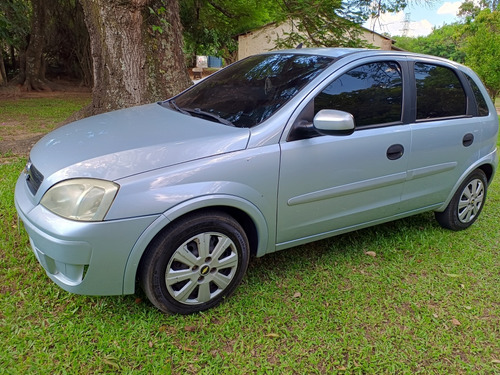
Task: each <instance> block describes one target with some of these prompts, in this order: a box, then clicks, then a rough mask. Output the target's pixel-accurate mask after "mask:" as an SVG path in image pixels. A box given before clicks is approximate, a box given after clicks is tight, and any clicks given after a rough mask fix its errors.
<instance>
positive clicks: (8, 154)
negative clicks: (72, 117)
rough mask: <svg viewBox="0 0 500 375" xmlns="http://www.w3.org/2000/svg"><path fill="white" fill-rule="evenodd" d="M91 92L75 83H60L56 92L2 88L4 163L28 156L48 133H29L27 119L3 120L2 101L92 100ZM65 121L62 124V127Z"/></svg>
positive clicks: (0, 139)
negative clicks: (70, 98) (77, 98)
mask: <svg viewBox="0 0 500 375" xmlns="http://www.w3.org/2000/svg"><path fill="white" fill-rule="evenodd" d="M90 95H91V90H90V89H89V88H86V87H82V86H79V85H78V84H75V83H74V82H58V83H57V84H56V90H53V91H32V92H22V91H21V89H20V87H19V86H2V87H0V157H1V159H2V161H3V162H5V161H6V160H9V159H10V158H15V157H17V156H27V155H28V154H29V151H30V150H31V148H32V147H33V146H34V144H35V143H36V142H38V140H39V139H40V138H42V137H43V136H44V135H45V134H46V132H35V133H33V132H32V131H28V130H27V127H26V122H25V121H24V120H25V119H24V118H22V117H23V116H19V119H17V118H16V119H12V118H10V119H5V118H2V101H12V100H21V99H31V98H54V99H67V98H68V97H82V98H90ZM64 123H65V121H63V122H61V124H59V125H62V124H64Z"/></svg>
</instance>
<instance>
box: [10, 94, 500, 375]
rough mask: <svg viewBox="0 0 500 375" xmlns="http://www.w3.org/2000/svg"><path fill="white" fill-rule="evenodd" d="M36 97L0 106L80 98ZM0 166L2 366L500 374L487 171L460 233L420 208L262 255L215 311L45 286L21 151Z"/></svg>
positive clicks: (496, 204)
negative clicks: (23, 189)
mask: <svg viewBox="0 0 500 375" xmlns="http://www.w3.org/2000/svg"><path fill="white" fill-rule="evenodd" d="M37 103H38V104H37V105H36V106H32V107H30V108H29V110H28V109H27V105H28V102H23V101H11V102H9V103H4V102H0V109H1V110H2V114H3V113H12V114H15V113H23V112H24V113H26V112H30V113H31V115H30V117H29V118H26V119H25V124H26V127H27V128H36V129H38V128H39V127H44V126H47V127H50V126H51V125H50V124H52V123H57V122H58V121H62V120H63V119H64V118H65V117H66V116H67V113H63V112H64V111H61V110H60V109H59V108H61V107H62V108H68V109H69V108H74V107H75V106H81V105H83V104H84V103H82V102H81V99H78V100H72V99H71V98H68V99H67V100H66V104H61V102H59V101H57V102H54V100H53V98H48V99H45V100H42V99H39V100H37ZM4 110H5V112H4ZM4 120H5V118H4V117H3V116H2V118H1V119H0V121H4ZM1 161H2V164H1V165H0V262H1V264H2V267H0V341H1V342H2V346H1V349H0V374H35V373H39V374H85V373H104V374H144V373H150V374H155V373H156V374H226V373H235V374H236V373H241V374H248V373H255V374H273V373H275V374H293V373H299V374H305V373H309V374H315V373H316V374H332V373H340V374H344V373H345V374H367V373H398V374H470V373H475V374H494V373H499V372H500V354H499V353H500V324H499V323H500V290H499V288H498V282H499V273H498V272H499V271H498V270H499V269H500V257H499V256H498V249H499V248H500V184H499V180H498V177H497V178H496V180H495V181H494V182H493V184H492V185H491V187H490V190H489V196H488V200H487V203H486V206H485V209H484V211H483V213H482V216H481V218H480V219H479V221H478V222H477V223H475V224H474V225H473V226H472V227H471V228H470V229H468V230H466V231H463V232H458V233H455V232H450V231H446V230H443V229H441V228H440V227H439V226H438V225H437V224H436V222H435V221H434V218H433V215H432V213H427V214H423V215H419V216H416V217H413V218H408V219H405V220H400V221H397V222H393V223H388V224H385V225H380V226H376V227H373V228H370V229H366V230H362V231H358V232H353V233H350V234H346V235H342V236H338V237H334V238H331V239H329V240H325V241H320V242H316V243H312V244H309V245H306V246H300V247H296V248H293V249H289V250H285V251H282V252H279V253H275V254H271V255H267V256H265V257H264V258H259V259H253V260H252V261H251V264H250V268H249V270H248V273H247V276H246V277H245V279H244V281H243V283H242V285H241V286H240V287H239V288H238V290H237V292H236V294H235V295H234V296H233V297H231V298H230V299H229V300H228V301H227V302H226V303H224V304H222V305H221V306H219V307H218V308H215V309H213V310H211V311H208V312H206V313H203V314H198V315H192V316H166V315H163V314H161V313H160V312H159V311H157V310H156V309H154V308H153V307H152V306H151V305H150V304H149V303H148V302H147V300H146V299H145V298H144V296H143V295H142V293H141V292H140V291H139V292H138V293H137V294H136V295H131V296H122V297H88V296H77V295H73V294H69V293H67V292H64V291H63V290H61V289H60V288H59V287H57V286H56V285H55V284H54V283H52V282H51V281H50V280H49V279H48V277H47V276H46V275H45V273H44V271H43V270H42V268H41V266H40V265H39V264H38V263H37V261H36V259H35V256H34V255H33V253H32V251H31V249H30V246H29V243H28V238H27V235H26V233H25V232H24V229H23V227H22V224H21V223H20V222H19V220H18V219H17V216H16V212H15V208H14V203H13V190H14V185H15V182H16V179H17V177H18V175H19V173H20V171H21V170H22V168H23V167H24V163H25V159H24V158H20V157H16V156H12V155H3V156H2V158H1Z"/></svg>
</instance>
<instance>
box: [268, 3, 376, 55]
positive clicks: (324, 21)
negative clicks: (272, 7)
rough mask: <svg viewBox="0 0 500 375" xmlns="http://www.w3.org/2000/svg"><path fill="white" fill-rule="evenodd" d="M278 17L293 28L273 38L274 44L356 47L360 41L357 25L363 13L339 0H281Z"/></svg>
mask: <svg viewBox="0 0 500 375" xmlns="http://www.w3.org/2000/svg"><path fill="white" fill-rule="evenodd" d="M280 4H281V9H280V11H281V19H286V20H288V22H290V23H292V24H293V30H292V31H291V32H289V33H286V34H285V36H284V37H283V38H280V39H278V40H277V41H276V48H278V49H281V48H293V47H295V46H297V45H303V46H306V47H333V46H342V47H359V46H361V45H363V41H362V40H361V38H360V34H361V29H360V27H359V25H360V24H361V23H362V21H363V20H364V19H366V15H364V14H363V12H362V11H361V10H360V9H359V8H352V7H350V6H347V5H345V4H344V3H343V2H342V1H341V0H331V1H321V0H312V1H311V0H281V2H280Z"/></svg>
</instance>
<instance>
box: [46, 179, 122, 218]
mask: <svg viewBox="0 0 500 375" xmlns="http://www.w3.org/2000/svg"><path fill="white" fill-rule="evenodd" d="M118 188H119V185H117V184H115V183H114V182H111V181H104V180H96V179H90V178H78V179H74V180H66V181H62V182H59V183H58V184H55V185H54V186H52V187H51V188H50V189H49V190H47V192H46V193H45V195H44V196H43V198H42V200H41V202H40V204H41V205H42V206H44V207H45V208H46V209H48V210H50V211H52V212H53V213H55V214H57V215H59V216H62V217H65V218H67V219H72V220H78V221H101V220H103V219H104V216H106V213H107V212H108V210H109V208H110V207H111V203H113V200H114V199H115V196H116V193H117V192H118Z"/></svg>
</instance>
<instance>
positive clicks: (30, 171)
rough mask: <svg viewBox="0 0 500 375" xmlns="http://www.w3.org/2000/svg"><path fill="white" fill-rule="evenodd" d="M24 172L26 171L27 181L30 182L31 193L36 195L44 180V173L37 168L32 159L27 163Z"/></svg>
mask: <svg viewBox="0 0 500 375" xmlns="http://www.w3.org/2000/svg"><path fill="white" fill-rule="evenodd" d="M24 172H25V173H26V183H27V184H28V188H29V189H30V191H31V194H33V195H35V194H36V192H37V191H38V188H39V187H40V185H41V184H42V182H43V174H41V173H40V171H39V170H38V169H36V168H35V166H34V165H33V164H32V163H31V161H28V164H26V168H25V170H24Z"/></svg>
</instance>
